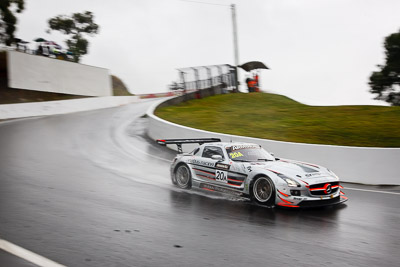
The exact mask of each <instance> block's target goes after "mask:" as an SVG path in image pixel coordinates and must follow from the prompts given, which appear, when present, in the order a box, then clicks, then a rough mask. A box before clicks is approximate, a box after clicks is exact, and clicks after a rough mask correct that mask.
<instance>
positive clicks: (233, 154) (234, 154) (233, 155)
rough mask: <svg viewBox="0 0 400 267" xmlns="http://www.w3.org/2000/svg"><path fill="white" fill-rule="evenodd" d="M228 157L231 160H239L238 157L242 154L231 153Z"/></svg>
mask: <svg viewBox="0 0 400 267" xmlns="http://www.w3.org/2000/svg"><path fill="white" fill-rule="evenodd" d="M229 157H230V158H231V159H234V158H239V157H243V154H242V153H240V152H232V153H229Z"/></svg>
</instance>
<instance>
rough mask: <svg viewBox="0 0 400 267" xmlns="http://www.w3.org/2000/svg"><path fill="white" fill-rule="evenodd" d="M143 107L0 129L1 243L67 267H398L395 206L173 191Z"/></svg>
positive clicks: (377, 196) (383, 198) (369, 198)
mask: <svg viewBox="0 0 400 267" xmlns="http://www.w3.org/2000/svg"><path fill="white" fill-rule="evenodd" d="M151 103H152V102H151V101H143V102H141V103H137V104H132V105H129V106H124V107H120V108H112V109H105V110H99V111H91V112H84V113H75V114H70V115H60V116H53V117H46V118H37V119H27V120H19V121H12V122H6V123H2V124H0V238H2V239H5V240H8V241H10V242H12V243H14V244H17V245H19V246H21V247H24V248H26V249H28V250H31V251H33V252H35V253H38V254H40V255H42V256H44V257H46V258H49V259H51V260H54V261H56V262H58V263H61V264H64V265H67V266H341V267H343V266H399V261H400V195H398V194H397V195H396V194H385V193H376V192H364V191H355V190H345V193H346V196H348V197H349V199H350V200H349V201H348V202H347V204H346V205H339V206H333V207H328V208H319V209H308V210H286V209H268V208H262V207H257V206H253V205H251V204H250V203H248V202H247V201H243V200H240V199H229V198H226V197H225V198H224V197H222V196H216V195H212V194H207V193H203V192H197V191H190V192H185V191H180V190H178V189H175V188H174V187H173V186H172V185H171V184H170V181H169V173H168V167H169V164H168V160H170V159H171V158H172V157H173V156H174V154H173V153H171V152H170V151H168V150H166V149H165V148H163V147H158V146H157V145H155V144H154V143H153V142H151V141H150V140H148V139H147V138H146V137H145V135H144V131H145V127H146V119H145V118H141V115H143V114H144V111H145V110H146V108H147V107H148V106H149V105H150V104H151ZM276 152H277V155H278V156H279V153H278V151H276ZM344 186H345V187H352V188H355V187H357V188H364V189H368V190H381V191H391V192H400V190H398V188H387V187H385V188H376V187H368V186H367V187H366V186H355V185H346V184H344ZM0 266H33V265H32V264H30V263H28V262H25V261H24V260H21V259H18V258H16V257H14V256H11V255H9V254H8V253H5V252H3V251H1V250H0Z"/></svg>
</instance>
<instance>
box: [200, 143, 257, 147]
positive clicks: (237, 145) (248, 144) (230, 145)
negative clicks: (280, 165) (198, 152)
mask: <svg viewBox="0 0 400 267" xmlns="http://www.w3.org/2000/svg"><path fill="white" fill-rule="evenodd" d="M202 146H220V147H224V148H227V147H233V146H236V147H241V148H245V147H254V146H257V147H260V146H259V145H257V144H254V143H243V142H215V143H206V144H203V145H202Z"/></svg>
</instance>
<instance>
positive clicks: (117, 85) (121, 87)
mask: <svg viewBox="0 0 400 267" xmlns="http://www.w3.org/2000/svg"><path fill="white" fill-rule="evenodd" d="M111 81H112V88H113V95H114V96H130V95H132V94H131V93H129V91H128V88H126V86H125V84H124V83H123V82H122V80H121V79H120V78H118V77H117V76H114V75H111Z"/></svg>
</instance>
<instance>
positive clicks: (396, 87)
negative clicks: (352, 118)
mask: <svg viewBox="0 0 400 267" xmlns="http://www.w3.org/2000/svg"><path fill="white" fill-rule="evenodd" d="M384 47H385V55H386V62H385V65H383V66H381V65H378V67H379V68H380V71H376V72H373V73H372V75H371V77H369V80H370V82H369V85H370V87H371V89H370V92H371V93H373V94H377V96H376V97H375V99H378V100H384V101H386V102H388V103H390V104H391V105H393V106H400V30H399V32H397V33H393V34H391V35H389V36H387V37H386V38H385V43H384Z"/></svg>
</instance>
